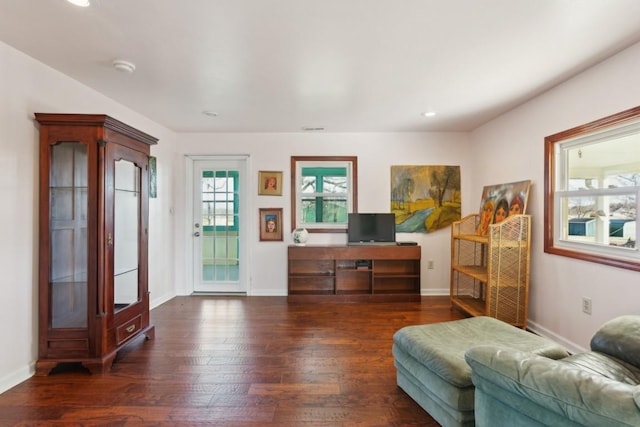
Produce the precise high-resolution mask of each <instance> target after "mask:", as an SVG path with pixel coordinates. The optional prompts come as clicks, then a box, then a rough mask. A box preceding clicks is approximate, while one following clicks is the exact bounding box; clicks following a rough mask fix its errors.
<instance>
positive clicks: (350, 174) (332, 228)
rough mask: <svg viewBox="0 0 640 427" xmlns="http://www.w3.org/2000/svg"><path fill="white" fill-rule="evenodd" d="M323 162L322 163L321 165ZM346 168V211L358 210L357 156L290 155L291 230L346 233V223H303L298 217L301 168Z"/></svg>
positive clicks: (300, 193)
mask: <svg viewBox="0 0 640 427" xmlns="http://www.w3.org/2000/svg"><path fill="white" fill-rule="evenodd" d="M323 164H324V165H323ZM343 166H344V167H346V168H347V183H348V189H347V212H348V213H351V212H354V213H355V212H358V157H357V156H291V230H292V231H293V230H295V229H296V228H306V229H307V231H308V232H310V233H346V232H347V223H346V222H345V223H344V224H342V223H335V222H332V223H304V222H302V221H301V220H300V219H299V218H298V206H299V205H300V203H301V200H302V194H303V193H302V192H301V191H300V189H299V188H298V183H299V182H301V178H302V169H303V168H307V167H309V168H313V167H343Z"/></svg>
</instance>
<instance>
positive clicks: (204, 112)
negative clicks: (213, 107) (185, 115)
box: [202, 110, 219, 117]
mask: <svg viewBox="0 0 640 427" xmlns="http://www.w3.org/2000/svg"><path fill="white" fill-rule="evenodd" d="M202 114H204V115H205V116H209V117H218V115H219V114H218V113H216V112H215V111H210V110H204V111H203V112H202Z"/></svg>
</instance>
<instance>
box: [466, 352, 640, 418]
mask: <svg viewBox="0 0 640 427" xmlns="http://www.w3.org/2000/svg"><path fill="white" fill-rule="evenodd" d="M465 359H466V361H467V363H469V365H470V366H471V369H472V378H473V382H474V384H475V385H476V387H477V388H478V389H482V390H484V391H487V392H489V393H491V390H495V389H496V387H497V388H498V389H499V390H500V391H501V394H502V396H500V397H498V398H499V399H501V400H503V403H505V404H506V405H509V402H508V401H507V402H504V400H505V396H508V395H516V396H518V397H519V398H523V399H526V400H528V401H530V402H533V403H534V404H535V405H537V407H542V408H545V409H548V410H549V411H551V412H553V413H555V414H556V415H558V416H560V417H563V418H566V419H569V420H571V421H572V422H574V423H576V424H580V425H584V426H593V427H601V426H604V425H607V426H609V425H612V426H639V425H640V408H639V407H638V406H637V403H636V401H635V400H634V392H635V393H637V389H638V386H633V385H629V384H624V383H620V382H617V381H612V380H609V379H607V378H604V377H601V376H598V375H595V374H592V373H590V372H585V371H583V370H581V369H579V368H576V367H574V366H571V365H567V364H565V363H562V362H561V361H557V360H552V359H548V358H545V357H541V356H537V355H534V354H532V353H525V352H520V351H515V350H511V349H506V348H500V347H496V346H478V347H474V348H472V349H470V350H468V351H467V352H466V354H465ZM485 382H487V383H489V384H484V383H485ZM502 391H504V393H502ZM506 400H508V399H506ZM534 417H535V414H534ZM534 419H535V418H534Z"/></svg>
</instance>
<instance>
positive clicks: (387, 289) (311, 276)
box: [287, 243, 422, 301]
mask: <svg viewBox="0 0 640 427" xmlns="http://www.w3.org/2000/svg"><path fill="white" fill-rule="evenodd" d="M421 252H422V250H421V247H420V246H418V245H414V246H397V245H395V243H394V244H393V245H376V244H369V245H317V246H309V245H307V246H293V245H292V246H289V247H288V257H287V262H288V296H289V297H288V299H289V300H293V301H295V300H309V299H312V300H313V299H331V300H336V299H343V300H348V301H353V300H370V299H375V300H380V301H417V300H419V299H420V259H421Z"/></svg>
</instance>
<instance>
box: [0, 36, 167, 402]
mask: <svg viewBox="0 0 640 427" xmlns="http://www.w3.org/2000/svg"><path fill="white" fill-rule="evenodd" d="M0 94H2V95H0V206H1V207H0V236H1V237H2V239H1V240H0V272H1V274H0V342H1V343H2V351H0V392H1V391H3V390H5V389H7V388H9V387H11V386H13V385H15V384H17V383H18V382H20V381H22V380H24V379H26V378H28V377H29V376H30V375H31V373H32V372H33V363H34V362H35V360H36V358H37V354H38V344H37V343H38V341H37V333H38V320H37V311H38V310H37V306H38V293H37V287H38V283H37V274H38V174H39V170H38V129H37V126H36V123H35V122H34V120H33V113H34V112H44V113H96V114H108V115H110V116H112V117H114V118H116V119H118V120H121V121H123V122H125V123H127V124H129V125H131V126H134V127H136V128H138V129H140V130H142V131H144V132H146V133H148V134H150V135H153V136H155V137H156V138H159V140H160V141H159V144H158V145H157V146H154V147H152V150H151V152H152V154H153V155H155V156H157V157H158V174H159V175H158V192H159V195H158V198H157V199H152V200H151V203H150V218H151V221H150V227H149V228H150V238H149V247H150V259H151V262H150V268H149V282H150V289H151V292H152V293H151V300H152V305H157V304H159V303H161V302H163V301H165V300H167V299H169V298H171V297H172V296H174V295H175V290H174V283H173V280H172V278H173V274H174V273H173V256H174V254H173V251H172V247H173V245H172V227H171V224H172V218H170V216H169V207H170V206H171V201H172V199H173V188H174V187H173V185H172V184H173V178H172V175H171V174H172V171H171V164H170V159H171V158H172V154H171V153H172V151H173V146H174V144H175V134H174V133H173V132H171V131H169V130H168V129H166V128H164V127H162V126H159V125H158V124H156V123H153V122H151V121H150V120H148V119H145V118H144V117H142V116H140V115H139V114H136V113H134V112H133V111H131V110H129V109H127V108H124V107H123V106H121V105H119V104H117V103H116V102H114V101H113V100H111V99H109V98H106V97H104V96H102V95H100V94H99V93H97V92H95V91H93V90H91V89H90V88H88V87H86V86H83V85H81V84H79V83H77V82H76V81H74V80H72V79H70V78H69V77H66V76H64V75H62V74H60V73H58V72H57V71H55V70H53V69H51V68H48V67H46V66H45V65H43V64H41V63H39V62H37V61H34V60H33V59H31V58H29V57H27V56H25V55H24V54H22V53H20V52H18V51H16V50H15V49H13V48H11V47H9V46H7V45H6V44H4V43H1V42H0Z"/></svg>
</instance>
